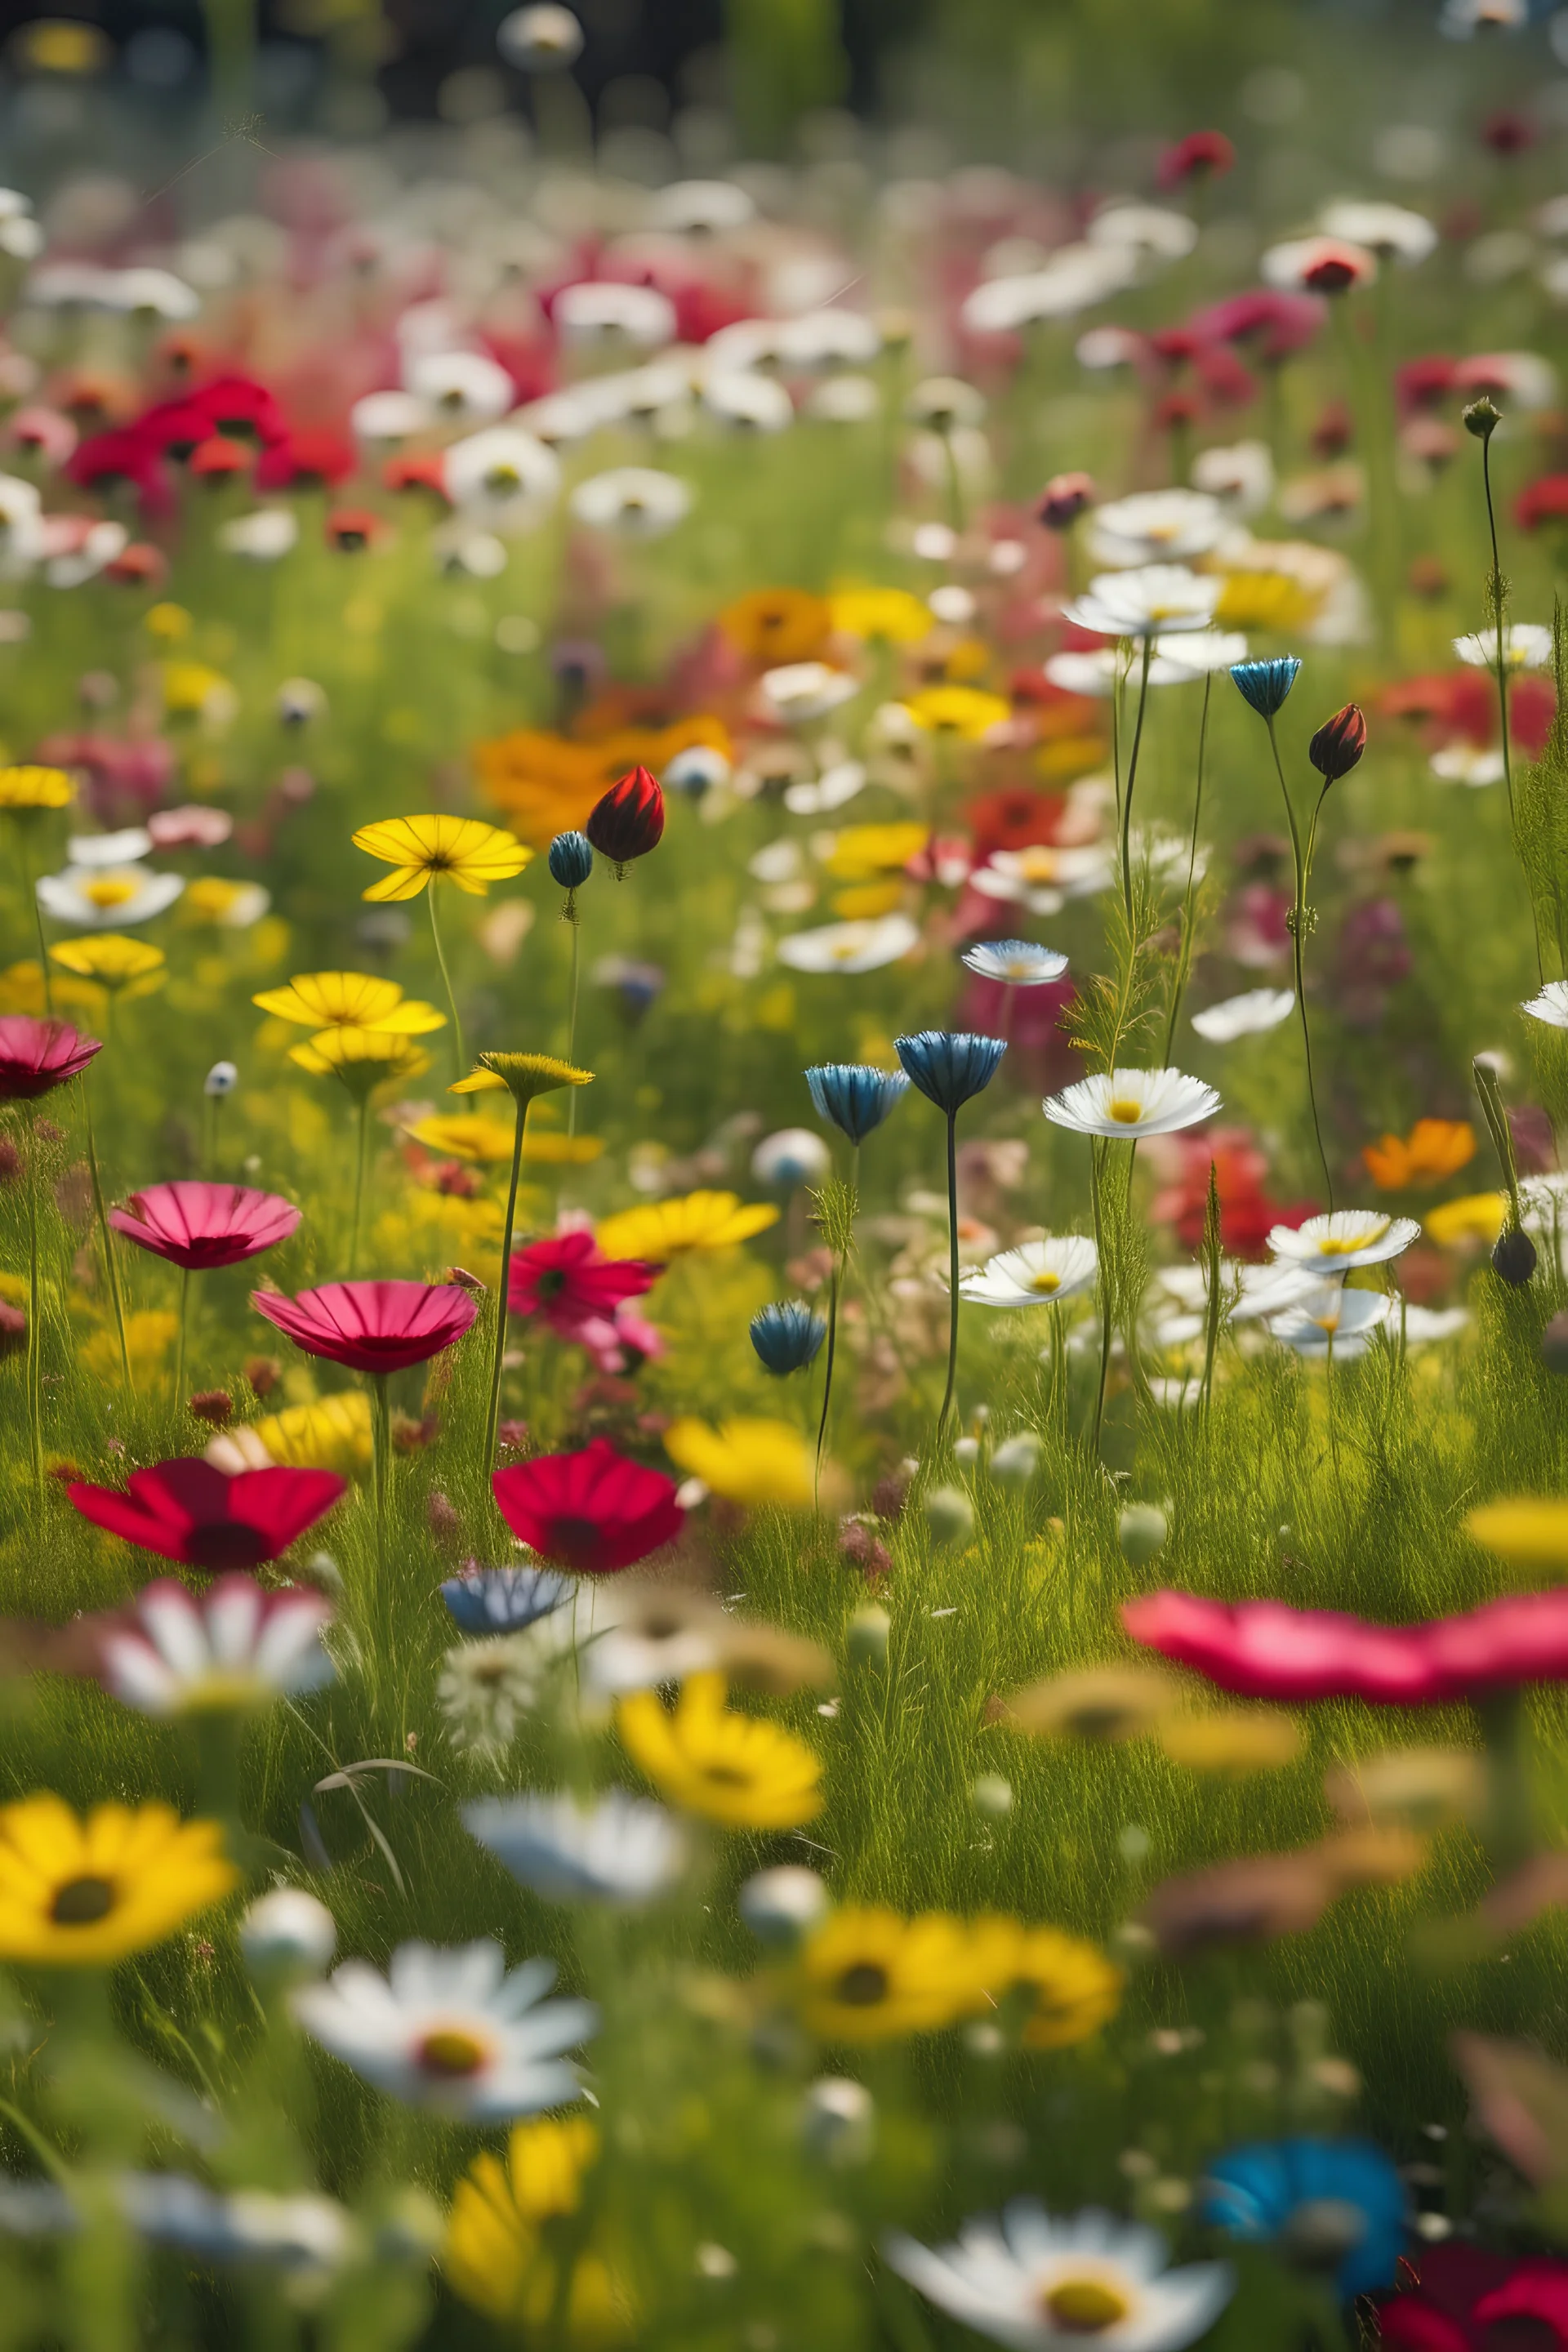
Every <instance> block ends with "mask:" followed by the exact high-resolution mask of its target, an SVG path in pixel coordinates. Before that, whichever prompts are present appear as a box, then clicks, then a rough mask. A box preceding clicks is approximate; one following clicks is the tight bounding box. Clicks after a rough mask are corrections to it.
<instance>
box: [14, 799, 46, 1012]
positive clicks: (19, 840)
mask: <svg viewBox="0 0 1568 2352" xmlns="http://www.w3.org/2000/svg"><path fill="white" fill-rule="evenodd" d="M16 846H17V852H18V855H19V856H20V859H21V866H22V887H23V889H24V890H25V891H26V894H27V897H28V899H29V901H30V902H31V905H32V909H33V928H34V929H35V930H36V931H37V935H38V970H39V971H40V972H41V974H42V975H43V982H44V1013H45V1015H46V1017H47V1019H48V1020H50V1021H52V1020H53V1019H54V1017H55V992H54V987H53V984H52V982H50V979H49V950H48V945H47V941H46V940H45V938H44V910H43V908H42V907H41V906H40V905H39V903H38V892H37V885H36V884H35V882H34V880H33V861H32V858H31V856H29V855H28V847H27V828H26V824H19V825H18V826H17V827H16Z"/></svg>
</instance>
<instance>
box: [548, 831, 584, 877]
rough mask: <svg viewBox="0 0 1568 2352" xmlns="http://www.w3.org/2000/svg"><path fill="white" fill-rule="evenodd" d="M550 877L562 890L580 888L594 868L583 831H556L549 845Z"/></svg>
mask: <svg viewBox="0 0 1568 2352" xmlns="http://www.w3.org/2000/svg"><path fill="white" fill-rule="evenodd" d="M549 864H550V878H551V880H552V882H559V883H560V885H561V887H562V888H563V890H580V889H581V888H582V887H583V885H584V882H585V881H586V880H587V879H588V877H589V875H590V874H592V872H593V870H594V852H593V848H592V845H590V843H589V840H588V836H587V835H586V834H585V833H558V834H557V835H556V836H555V838H554V840H553V841H552V843H551V845H550V859H549Z"/></svg>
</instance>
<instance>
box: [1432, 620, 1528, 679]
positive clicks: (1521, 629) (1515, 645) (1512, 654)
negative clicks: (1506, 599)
mask: <svg viewBox="0 0 1568 2352" xmlns="http://www.w3.org/2000/svg"><path fill="white" fill-rule="evenodd" d="M1454 651H1455V652H1456V653H1457V654H1458V656H1459V659H1460V660H1461V661H1462V662H1466V663H1468V666H1469V667H1470V668H1471V669H1492V668H1495V667H1496V665H1497V631H1496V630H1495V629H1478V630H1477V632H1476V633H1475V635H1473V636H1468V637H1456V638H1455V639H1454ZM1551 659H1552V632H1551V630H1550V629H1546V628H1542V625H1541V624H1540V622H1539V621H1513V622H1511V623H1510V625H1509V626H1508V627H1507V628H1506V629H1505V630H1504V631H1503V633H1502V663H1503V667H1504V669H1544V668H1545V667H1546V664H1547V663H1548V662H1549V661H1550V660H1551Z"/></svg>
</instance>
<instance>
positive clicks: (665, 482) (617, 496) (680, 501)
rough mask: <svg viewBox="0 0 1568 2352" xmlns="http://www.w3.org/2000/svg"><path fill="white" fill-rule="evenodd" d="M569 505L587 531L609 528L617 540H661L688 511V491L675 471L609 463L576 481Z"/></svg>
mask: <svg viewBox="0 0 1568 2352" xmlns="http://www.w3.org/2000/svg"><path fill="white" fill-rule="evenodd" d="M571 508H572V512H573V513H574V515H575V516H576V518H577V520H578V521H579V522H582V523H586V524H587V525H588V528H589V529H590V530H606V531H612V532H613V533H614V534H615V535H616V538H618V539H662V538H663V537H664V534H665V532H666V531H668V530H674V529H675V527H676V525H677V524H678V523H681V522H684V521H685V520H686V518H687V516H688V515H689V513H690V512H691V491H690V489H689V487H688V485H687V484H686V483H685V482H683V481H682V480H681V478H680V477H679V474H666V473H662V472H660V471H659V470H658V467H653V466H613V467H611V468H610V469H609V471H608V472H607V473H603V474H590V475H589V477H588V478H587V480H586V481H585V482H579V483H578V485H577V487H576V488H575V489H574V491H573V493H572V498H571Z"/></svg>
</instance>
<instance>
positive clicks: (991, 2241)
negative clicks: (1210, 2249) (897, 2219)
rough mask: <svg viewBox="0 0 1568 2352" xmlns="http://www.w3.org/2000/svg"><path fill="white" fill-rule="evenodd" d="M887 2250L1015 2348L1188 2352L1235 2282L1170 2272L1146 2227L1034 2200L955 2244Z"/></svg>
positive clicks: (967, 2228) (902, 2268) (906, 2274)
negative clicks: (1060, 2215)
mask: <svg viewBox="0 0 1568 2352" xmlns="http://www.w3.org/2000/svg"><path fill="white" fill-rule="evenodd" d="M882 2253H883V2256H884V2258H885V2260H886V2261H887V2263H889V2267H890V2268H891V2269H893V2270H895V2271H897V2273H899V2276H900V2278H903V2279H907V2280H908V2281H909V2283H910V2285H911V2286H913V2287H918V2289H919V2290H920V2292H921V2294H923V2295H924V2296H925V2297H926V2299H927V2301H928V2302H931V2303H934V2304H935V2305H936V2306H937V2308H938V2310H939V2311H945V2312H947V2313H948V2314H950V2315H951V2316H952V2318H954V2319H957V2320H960V2321H962V2322H963V2325H964V2326H966V2327H973V2329H974V2330H975V2332H976V2334H978V2335H981V2336H990V2338H991V2340H992V2341H993V2343H995V2344H1005V2345H1007V2346H1009V2347H1012V2352H1047V2347H1052V2346H1056V2345H1068V2344H1075V2345H1081V2344H1083V2343H1085V2342H1086V2341H1087V2340H1088V2339H1089V2338H1090V2337H1092V2338H1093V2340H1094V2342H1095V2343H1096V2344H1097V2345H1098V2346H1100V2347H1101V2352H1180V2347H1182V2346H1184V2345H1187V2344H1192V2343H1194V2342H1195V2341H1196V2340H1197V2338H1198V2337H1199V2336H1202V2335H1204V2334H1205V2331H1206V2330H1207V2329H1208V2328H1210V2327H1211V2326H1213V2325H1214V2322H1215V2319H1217V2318H1218V2316H1219V2315H1220V2313H1221V2312H1222V2311H1223V2310H1224V2308H1225V2306H1226V2304H1227V2303H1228V2302H1229V2300H1230V2298H1231V2295H1232V2294H1233V2293H1234V2291H1235V2285H1236V2281H1235V2275H1234V2273H1233V2272H1232V2271H1231V2268H1230V2265H1229V2264H1228V2263H1190V2264H1187V2265H1185V2266H1184V2268H1182V2269H1181V2270H1174V2271H1173V2270H1167V2269H1166V2267H1165V2259H1166V2256H1165V2244H1164V2241H1163V2239H1162V2238H1161V2236H1160V2234H1159V2232H1158V2231H1155V2230H1151V2229H1147V2228H1145V2227H1144V2226H1143V2225H1142V2223H1140V2222H1131V2221H1118V2220H1117V2219H1116V2217H1115V2216H1114V2215H1113V2214H1110V2213H1100V2212H1095V2211H1092V2210H1091V2211H1088V2212H1083V2213H1079V2214H1075V2215H1074V2217H1073V2218H1072V2219H1071V2220H1070V2221H1057V2220H1055V2219H1053V2217H1052V2216H1051V2215H1050V2214H1049V2213H1047V2211H1046V2210H1045V2208H1044V2206H1043V2205H1040V2204H1039V2203H1037V2200H1035V2199H1034V2198H1032V2197H1016V2198H1014V2199H1013V2200H1012V2202H1011V2203H1010V2204H1008V2205H1006V2206H1005V2207H1004V2209H1003V2211H1002V2213H1001V2216H1000V2218H999V2219H993V2218H992V2217H991V2216H990V2215H989V2214H987V2215H984V2216H982V2217H979V2218H977V2219H975V2220H973V2221H966V2222H965V2223H964V2224H963V2228H962V2229H961V2230H960V2231H959V2234H958V2239H957V2242H955V2243H954V2244H952V2245H947V2246H941V2247H931V2246H922V2245H921V2243H920V2242H919V2241H918V2240H917V2239H914V2238H909V2237H906V2236H905V2235H904V2233H903V2232H902V2231H891V2232H889V2235H888V2236H887V2237H886V2238H884V2240H883V2242H882Z"/></svg>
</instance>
